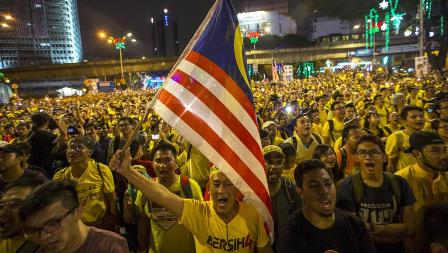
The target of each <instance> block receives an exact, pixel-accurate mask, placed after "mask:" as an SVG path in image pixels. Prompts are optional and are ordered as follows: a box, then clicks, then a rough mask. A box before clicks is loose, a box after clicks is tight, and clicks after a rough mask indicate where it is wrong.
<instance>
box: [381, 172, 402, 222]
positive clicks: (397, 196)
mask: <svg viewBox="0 0 448 253" xmlns="http://www.w3.org/2000/svg"><path fill="white" fill-rule="evenodd" d="M383 175H384V181H385V182H386V183H387V184H388V185H389V187H390V188H392V192H393V201H394V202H395V203H394V204H395V205H396V208H397V210H399V213H400V217H399V219H400V221H401V220H402V218H403V211H404V210H403V209H402V208H401V185H400V182H399V181H398V178H397V176H395V175H393V174H391V173H389V172H383Z"/></svg>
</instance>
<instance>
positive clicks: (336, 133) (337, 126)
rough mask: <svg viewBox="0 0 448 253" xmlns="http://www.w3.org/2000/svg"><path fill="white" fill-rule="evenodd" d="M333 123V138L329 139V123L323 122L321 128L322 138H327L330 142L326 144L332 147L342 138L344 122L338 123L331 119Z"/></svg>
mask: <svg viewBox="0 0 448 253" xmlns="http://www.w3.org/2000/svg"><path fill="white" fill-rule="evenodd" d="M332 121H333V138H334V140H333V138H331V133H330V124H329V122H328V121H327V122H325V124H324V127H323V128H322V137H324V138H329V139H330V142H329V143H328V144H329V145H330V146H332V147H333V146H334V142H335V141H336V140H337V139H339V138H340V137H342V129H344V122H341V121H338V120H336V119H332Z"/></svg>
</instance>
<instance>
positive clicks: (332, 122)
mask: <svg viewBox="0 0 448 253" xmlns="http://www.w3.org/2000/svg"><path fill="white" fill-rule="evenodd" d="M328 130H329V131H330V137H331V140H333V142H335V141H336V140H335V139H334V135H333V131H334V121H333V120H332V119H329V120H328Z"/></svg>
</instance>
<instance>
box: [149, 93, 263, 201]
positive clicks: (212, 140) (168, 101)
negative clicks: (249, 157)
mask: <svg viewBox="0 0 448 253" xmlns="http://www.w3.org/2000/svg"><path fill="white" fill-rule="evenodd" d="M158 100H159V101H160V102H162V103H163V104H165V106H166V107H168V108H169V109H170V110H171V111H172V112H173V113H175V114H176V115H177V116H178V117H179V118H180V119H181V120H183V121H184V122H185V123H186V124H188V125H189V126H190V127H192V128H193V127H194V129H200V130H201V131H200V132H198V134H199V135H201V136H202V138H203V139H204V140H205V141H206V142H208V144H209V145H211V146H212V147H213V149H215V150H216V151H217V152H218V153H219V154H220V155H221V156H222V157H223V158H224V159H225V160H226V161H227V162H228V163H229V164H230V165H231V167H232V168H238V170H236V172H237V173H238V174H239V175H240V177H242V178H244V180H246V182H247V183H248V184H249V185H250V187H251V188H252V190H253V191H254V192H256V193H257V195H258V197H259V198H260V199H261V200H262V201H263V202H264V203H270V197H269V193H268V192H267V188H266V186H265V185H264V184H263V183H262V181H260V180H259V178H258V176H259V175H258V176H257V175H255V174H254V173H253V171H252V170H251V169H250V168H249V167H248V166H247V165H246V164H245V163H244V162H243V161H242V160H241V158H240V156H239V155H238V154H236V153H235V151H234V150H233V149H232V148H231V147H229V146H228V145H227V143H225V142H224V141H223V140H222V139H221V137H220V136H219V135H218V134H216V133H215V132H214V131H213V129H212V128H210V126H209V125H208V124H207V122H205V121H203V120H202V119H201V118H200V117H197V116H196V115H194V114H193V113H192V112H190V111H189V110H187V109H186V108H185V106H184V105H183V104H182V102H181V101H179V100H178V99H177V98H176V97H174V96H173V95H171V94H170V93H169V92H168V91H166V90H163V91H162V92H160V95H159V97H158ZM263 176H265V175H264V174H263Z"/></svg>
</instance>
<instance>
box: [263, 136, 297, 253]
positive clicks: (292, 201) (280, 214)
mask: <svg viewBox="0 0 448 253" xmlns="http://www.w3.org/2000/svg"><path fill="white" fill-rule="evenodd" d="M263 155H264V161H265V166H266V177H267V179H268V186H269V194H270V195H271V204H272V218H273V220H274V229H275V231H274V238H278V228H279V227H280V226H281V225H282V224H283V222H284V221H285V220H286V219H287V218H288V216H289V215H290V214H291V213H293V212H294V211H296V210H298V209H300V208H301V207H302V200H301V199H300V198H299V196H298V195H297V192H296V191H295V189H294V188H295V182H294V181H292V180H291V179H289V178H286V177H282V176H281V175H282V172H283V166H284V163H285V155H284V154H283V152H282V149H281V148H280V147H278V146H275V145H269V146H266V147H264V148H263ZM273 248H274V252H279V253H280V252H281V251H279V249H278V244H277V243H275V242H274V245H273Z"/></svg>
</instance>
